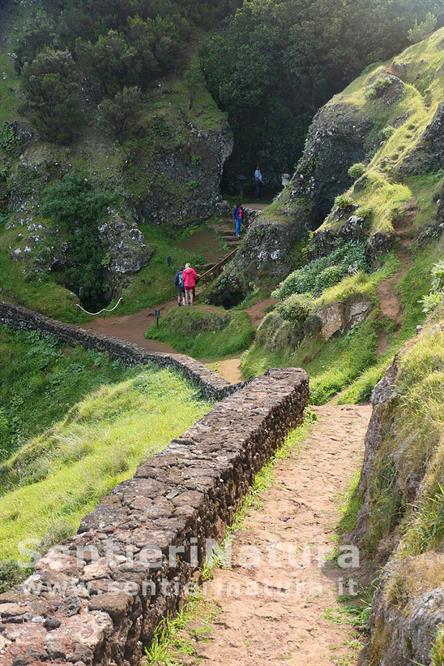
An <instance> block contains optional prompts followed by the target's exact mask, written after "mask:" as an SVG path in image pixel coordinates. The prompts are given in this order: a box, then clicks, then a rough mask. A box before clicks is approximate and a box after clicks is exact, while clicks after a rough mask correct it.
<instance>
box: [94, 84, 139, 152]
mask: <svg viewBox="0 0 444 666" xmlns="http://www.w3.org/2000/svg"><path fill="white" fill-rule="evenodd" d="M141 107H142V91H141V90H140V88H138V87H137V86H133V87H132V88H127V87H125V88H123V90H121V91H120V92H118V93H117V94H116V95H115V96H114V97H112V98H107V99H104V100H103V102H102V103H101V104H100V105H99V123H100V125H101V126H102V127H103V128H104V129H105V130H111V132H112V133H113V134H114V136H115V137H117V138H118V139H122V138H125V137H127V136H129V135H131V134H132V133H134V132H135V130H136V129H137V126H138V124H137V121H138V119H139V116H140V113H141Z"/></svg>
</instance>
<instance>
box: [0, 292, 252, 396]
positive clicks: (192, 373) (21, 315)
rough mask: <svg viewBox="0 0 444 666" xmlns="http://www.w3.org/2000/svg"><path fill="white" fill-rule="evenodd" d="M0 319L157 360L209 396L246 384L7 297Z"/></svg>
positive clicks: (116, 353) (127, 356) (143, 360)
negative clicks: (232, 382) (31, 307)
mask: <svg viewBox="0 0 444 666" xmlns="http://www.w3.org/2000/svg"><path fill="white" fill-rule="evenodd" d="M0 323H2V324H7V325H8V326H11V327H13V328H16V329H19V330H24V331H29V330H36V331H40V332H41V333H44V334H48V335H52V336H54V337H55V338H57V339H58V340H61V341H63V342H67V343H68V344H79V345H82V346H83V347H85V348H86V349H93V350H95V351H99V352H106V353H108V354H109V355H110V356H112V357H113V358H117V359H120V360H122V361H124V362H125V363H127V364H129V365H137V364H139V363H140V364H148V363H153V364H155V365H157V366H159V367H161V368H169V369H171V370H175V371H177V372H180V373H181V374H182V375H184V376H185V378H186V379H188V380H189V381H191V382H192V383H193V384H195V385H196V386H197V387H198V388H199V389H200V391H201V392H202V395H203V396H204V398H206V399H208V400H215V401H219V400H223V399H224V398H226V397H227V396H228V395H231V394H232V393H234V392H236V391H238V390H239V389H240V388H242V386H244V384H243V383H240V384H230V383H229V382H227V381H226V380H225V379H224V378H223V377H221V376H220V375H218V374H217V373H216V372H213V371H212V370H210V369H209V368H207V367H206V366H205V365H204V364H203V363H199V361H195V360H194V359H193V358H191V357H189V356H185V355H184V354H166V353H165V354H164V353H160V352H154V353H151V352H147V351H145V350H144V349H142V348H141V347H138V346H137V345H135V344H132V343H129V342H125V341H124V340H120V339H118V338H114V337H111V336H107V335H103V334H101V333H96V332H93V331H87V330H85V329H83V328H80V327H78V326H74V325H72V324H65V323H63V322H60V321H56V320H55V319H50V318H48V317H45V316H44V315H42V314H40V313H38V312H34V311H33V310H29V309H27V308H24V307H21V306H19V305H13V304H11V303H7V302H5V301H0Z"/></svg>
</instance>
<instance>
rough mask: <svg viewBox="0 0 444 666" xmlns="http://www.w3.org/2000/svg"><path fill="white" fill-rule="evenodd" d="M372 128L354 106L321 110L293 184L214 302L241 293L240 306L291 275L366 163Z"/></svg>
mask: <svg viewBox="0 0 444 666" xmlns="http://www.w3.org/2000/svg"><path fill="white" fill-rule="evenodd" d="M372 127H373V123H372V121H371V119H370V118H369V117H367V116H364V117H362V116H361V115H360V114H359V111H358V110H357V109H355V108H354V107H353V106H349V105H345V104H342V103H338V104H336V103H332V104H331V105H327V106H325V107H324V108H323V109H321V110H320V111H319V113H318V114H317V115H316V117H315V119H314V121H313V124H312V126H311V128H310V131H309V134H308V138H307V144H306V147H305V151H304V154H303V156H302V158H301V160H300V162H299V164H298V167H297V169H296V172H295V174H294V176H293V178H292V180H291V182H290V184H289V185H288V186H287V187H286V189H285V190H284V191H283V192H282V194H281V195H279V196H278V197H277V199H276V201H275V202H274V203H273V204H272V206H270V207H269V208H267V209H266V210H265V211H264V212H263V213H262V214H261V215H260V216H259V218H258V219H257V221H256V222H255V224H253V225H252V226H251V228H250V229H249V231H248V233H247V235H246V238H245V240H244V243H243V244H242V247H241V250H240V252H239V253H238V254H237V256H236V258H235V259H234V261H233V262H232V263H231V264H230V265H229V266H228V267H227V269H226V270H225V273H224V275H223V276H222V277H221V278H220V280H219V281H218V282H217V283H216V284H215V285H214V288H213V292H212V295H211V300H212V302H214V303H221V302H222V303H223V302H227V293H229V294H230V295H231V294H237V295H238V296H237V302H239V299H240V300H242V298H243V297H245V295H246V294H247V293H248V292H249V291H250V290H251V289H252V288H254V284H255V283H257V282H264V281H268V282H271V283H273V284H277V283H278V282H279V281H280V280H281V279H283V278H285V277H286V276H287V275H288V274H289V273H290V271H291V270H292V269H293V267H294V266H295V264H296V263H297V260H298V249H299V248H298V246H300V244H301V242H303V241H304V239H305V238H306V236H307V233H308V232H309V231H311V230H315V229H317V228H318V227H319V226H320V225H321V224H322V222H323V220H324V218H325V217H326V215H327V214H328V212H329V211H330V210H331V207H332V205H333V203H334V200H335V197H336V196H337V195H338V194H340V193H341V192H343V191H344V190H345V189H347V187H349V186H350V185H351V184H352V182H353V181H352V179H351V178H350V176H349V175H348V169H349V168H350V167H351V166H352V164H354V163H355V162H359V161H361V160H363V159H364V158H365V155H366V149H367V145H366V141H367V139H368V136H369V134H370V132H371V130H372ZM227 285H228V286H227ZM229 300H230V297H229V298H228V301H229ZM227 304H229V303H227Z"/></svg>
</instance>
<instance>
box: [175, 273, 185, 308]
mask: <svg viewBox="0 0 444 666" xmlns="http://www.w3.org/2000/svg"><path fill="white" fill-rule="evenodd" d="M175 284H176V293H177V305H178V306H179V307H181V306H182V305H185V285H184V282H183V268H181V269H179V270H178V271H177V273H176V281H175Z"/></svg>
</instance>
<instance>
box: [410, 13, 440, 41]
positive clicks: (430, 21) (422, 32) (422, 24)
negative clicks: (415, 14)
mask: <svg viewBox="0 0 444 666" xmlns="http://www.w3.org/2000/svg"><path fill="white" fill-rule="evenodd" d="M437 22H438V19H437V17H436V16H435V14H432V12H427V14H426V16H425V18H424V20H423V21H418V19H416V20H415V24H414V25H413V27H412V28H410V30H409V31H408V39H409V42H411V43H412V44H416V43H417V42H421V41H422V40H423V39H425V38H426V37H428V36H429V35H431V34H432V32H433V31H434V30H435V28H436V24H437Z"/></svg>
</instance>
